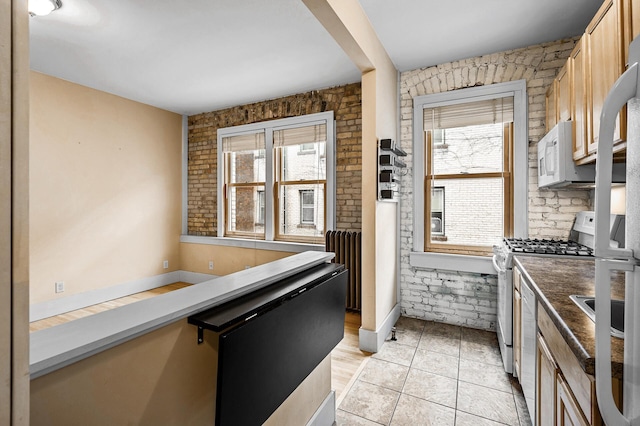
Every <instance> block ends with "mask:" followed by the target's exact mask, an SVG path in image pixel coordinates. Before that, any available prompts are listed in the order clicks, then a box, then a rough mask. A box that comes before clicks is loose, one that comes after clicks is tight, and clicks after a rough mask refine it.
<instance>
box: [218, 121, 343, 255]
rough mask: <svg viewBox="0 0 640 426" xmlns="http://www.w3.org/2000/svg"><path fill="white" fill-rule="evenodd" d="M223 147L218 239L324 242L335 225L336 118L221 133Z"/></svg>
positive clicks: (259, 125) (250, 127) (234, 129)
mask: <svg viewBox="0 0 640 426" xmlns="http://www.w3.org/2000/svg"><path fill="white" fill-rule="evenodd" d="M218 146H219V149H220V150H221V152H222V153H223V155H222V157H223V159H224V161H223V163H222V165H223V167H222V169H223V170H219V171H218V176H219V178H220V176H222V179H221V180H222V181H223V182H224V185H219V189H218V194H219V195H218V196H219V198H218V199H219V205H218V215H219V216H218V217H219V218H220V219H219V221H218V223H219V225H218V236H229V237H239V238H259V239H264V240H267V241H274V240H280V241H291V242H303V243H304V242H307V243H322V242H323V241H324V233H325V229H329V227H333V223H334V222H335V213H334V205H335V201H334V200H335V184H334V181H335V178H334V176H335V166H334V164H335V155H334V148H333V146H334V136H333V113H332V112H330V113H321V114H312V115H308V116H302V117H295V118H290V119H283V120H273V121H269V122H265V123H255V124H252V125H245V126H238V127H232V128H226V129H219V130H218ZM301 153H304V154H305V155H299V154H301ZM327 154H328V155H327ZM220 186H222V188H220ZM327 213H328V214H327Z"/></svg>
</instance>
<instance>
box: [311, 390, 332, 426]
mask: <svg viewBox="0 0 640 426" xmlns="http://www.w3.org/2000/svg"><path fill="white" fill-rule="evenodd" d="M335 421H336V391H334V390H333V389H332V390H331V392H329V395H327V397H326V398H325V399H324V401H322V404H320V407H318V409H317V410H316V412H315V413H314V414H313V416H312V417H311V419H309V421H308V422H307V426H331V425H333V424H334V423H335Z"/></svg>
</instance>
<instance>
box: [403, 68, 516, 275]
mask: <svg viewBox="0 0 640 426" xmlns="http://www.w3.org/2000/svg"><path fill="white" fill-rule="evenodd" d="M526 108H527V96H526V82H525V81H524V80H520V81H516V82H509V83H499V84H494V85H487V86H482V87H474V88H469V89H460V90H455V91H452V92H445V93H438V94H434V95H426V96H419V97H416V98H414V114H413V126H414V136H413V154H414V158H413V175H414V194H415V197H414V202H413V207H414V216H413V217H414V223H413V230H414V240H413V252H412V254H411V256H410V263H411V265H412V266H418V267H428V268H444V269H456V270H463V271H469V272H484V273H486V272H488V271H491V268H492V267H491V265H489V264H485V262H484V260H483V261H482V262H480V261H479V260H476V258H475V257H474V256H480V258H478V259H482V258H484V259H486V258H487V257H488V255H489V254H490V253H491V249H492V245H493V244H497V243H499V241H500V240H501V239H502V237H505V236H525V235H526V230H527V166H528V163H527V151H528V144H527V120H526ZM443 147H446V149H443ZM452 254H453V255H466V256H467V257H464V258H463V257H460V258H458V257H450V255H452ZM443 255H446V256H449V257H446V256H443ZM484 256H486V257H484ZM489 263H490V262H489Z"/></svg>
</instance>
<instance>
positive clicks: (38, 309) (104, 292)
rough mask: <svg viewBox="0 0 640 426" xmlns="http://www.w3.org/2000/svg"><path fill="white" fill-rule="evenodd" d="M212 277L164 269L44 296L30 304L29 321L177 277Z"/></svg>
mask: <svg viewBox="0 0 640 426" xmlns="http://www.w3.org/2000/svg"><path fill="white" fill-rule="evenodd" d="M212 278H216V276H215V275H209V274H199V273H196V272H189V271H173V272H167V273H166V274H160V275H155V276H153V277H146V278H142V279H139V280H134V281H129V282H126V283H122V284H118V285H114V286H110V287H107V288H101V289H97V290H91V291H86V292H84V293H78V294H72V295H70V296H65V297H60V298H57V299H54V300H47V301H46V302H40V303H34V304H32V305H31V306H30V307H29V322H33V321H38V320H41V319H43V318H49V317H52V316H55V315H61V314H64V313H66V312H71V311H75V310H76V309H82V308H86V307H87V306H91V305H97V304H98V303H104V302H108V301H109V300H113V299H117V298H119V297H125V296H129V295H131V294H135V293H139V292H141V291H147V290H152V289H154V288H158V287H162V286H165V285H168V284H173V283H176V282H180V281H182V282H186V283H189V284H198V283H201V282H203V281H208V280H210V279H212Z"/></svg>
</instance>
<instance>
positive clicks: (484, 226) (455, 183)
mask: <svg viewBox="0 0 640 426" xmlns="http://www.w3.org/2000/svg"><path fill="white" fill-rule="evenodd" d="M434 185H437V186H438V187H439V188H434V191H435V192H434V193H436V194H438V193H440V194H445V193H446V194H447V196H446V207H445V208H443V209H440V208H439V206H438V202H437V201H436V202H435V203H433V204H432V207H431V217H432V223H431V225H432V228H431V229H432V231H434V227H433V223H434V222H433V217H437V218H440V219H441V221H440V224H442V225H443V224H445V223H446V225H447V227H446V233H443V232H437V228H436V229H435V231H436V232H432V236H437V235H446V237H447V239H446V242H443V241H442V240H440V239H436V238H434V241H438V242H439V243H443V244H451V245H470V246H492V245H493V244H498V243H499V242H500V240H501V239H502V236H503V230H504V218H503V209H502V208H501V206H502V205H503V185H502V178H490V179H435V180H434ZM434 198H435V199H436V200H437V199H438V198H439V197H438V196H436V197H434ZM442 207H444V205H443V206H442ZM442 229H444V227H443V228H442Z"/></svg>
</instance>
